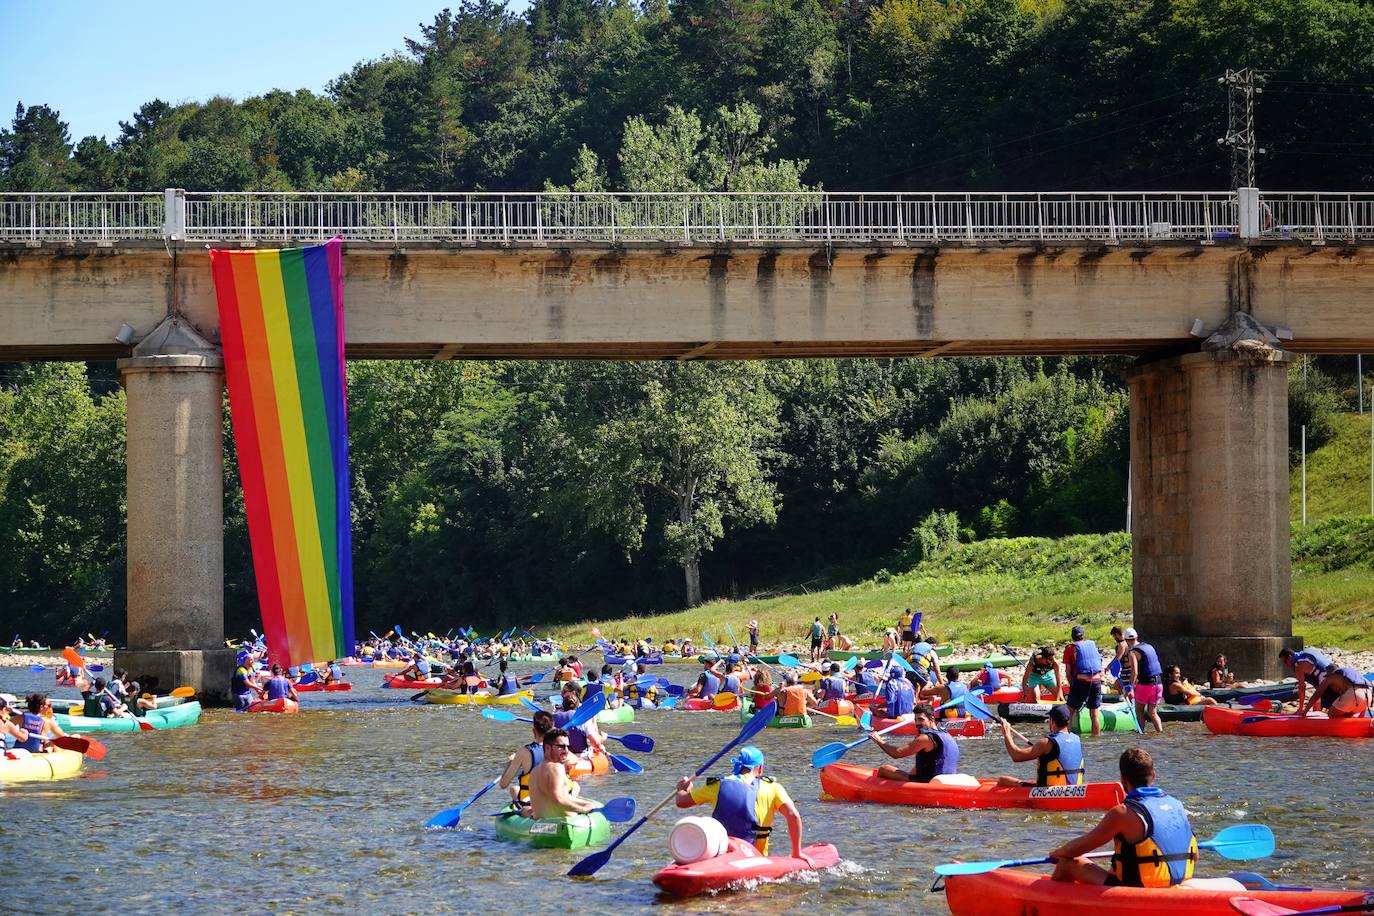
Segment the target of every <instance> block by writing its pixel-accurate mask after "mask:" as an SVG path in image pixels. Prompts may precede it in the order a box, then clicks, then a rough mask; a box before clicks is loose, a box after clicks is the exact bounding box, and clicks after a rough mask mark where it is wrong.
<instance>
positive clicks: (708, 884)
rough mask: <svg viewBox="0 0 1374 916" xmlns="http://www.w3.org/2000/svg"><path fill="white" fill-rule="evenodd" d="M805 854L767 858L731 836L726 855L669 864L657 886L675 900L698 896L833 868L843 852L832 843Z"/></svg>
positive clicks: (809, 848) (807, 849) (807, 850)
mask: <svg viewBox="0 0 1374 916" xmlns="http://www.w3.org/2000/svg"><path fill="white" fill-rule="evenodd" d="M802 853H803V854H804V855H805V856H806V859H794V858H792V857H791V856H765V855H764V854H763V853H761V852H759V851H758V850H757V849H755V848H754V846H753V844H752V843H746V842H744V841H743V840H739V839H736V838H734V837H731V838H730V848H729V849H727V850H726V851H725V852H724V853H723V854H721V855H718V856H713V857H712V858H709V859H702V860H701V861H700V862H692V863H690V864H687V865H669V866H668V867H667V868H664V869H662V870H660V871H659V872H658V873H657V874H655V875H654V883H655V884H657V885H658V886H659V887H660V888H662V889H663V890H664V892H666V893H669V894H672V895H673V896H674V897H694V896H696V895H697V894H708V893H710V892H712V891H719V890H725V889H726V888H731V887H738V886H739V885H741V884H745V883H747V882H751V881H769V880H777V879H778V878H782V877H785V876H787V875H790V874H794V873H796V872H801V871H816V870H817V869H821V868H831V867H833V866H835V865H838V864H839V862H840V853H839V851H838V850H837V849H836V848H835V847H834V846H831V845H830V844H829V843H816V844H814V845H812V846H808V847H806V848H805V849H803V850H802ZM808 859H809V860H810V861H807V860H808Z"/></svg>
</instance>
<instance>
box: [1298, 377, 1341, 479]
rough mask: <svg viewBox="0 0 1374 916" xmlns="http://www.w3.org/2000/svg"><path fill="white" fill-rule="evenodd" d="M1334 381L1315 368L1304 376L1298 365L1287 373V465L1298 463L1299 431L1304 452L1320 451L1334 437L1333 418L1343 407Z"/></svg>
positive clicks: (1300, 452) (1300, 457)
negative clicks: (1303, 442)
mask: <svg viewBox="0 0 1374 916" xmlns="http://www.w3.org/2000/svg"><path fill="white" fill-rule="evenodd" d="M1344 406H1345V405H1344V403H1343V401H1342V398H1341V393H1340V390H1339V388H1338V386H1337V385H1336V381H1335V379H1333V378H1332V377H1331V376H1329V375H1327V374H1326V373H1325V372H1322V371H1321V370H1319V369H1317V368H1316V367H1315V366H1309V367H1308V369H1307V372H1306V374H1305V375H1304V373H1303V369H1302V364H1301V362H1298V363H1294V364H1293V366H1292V368H1290V369H1289V370H1288V461H1289V464H1290V465H1294V466H1295V465H1297V464H1298V463H1299V462H1301V461H1302V441H1303V440H1302V428H1303V427H1304V426H1306V427H1307V451H1308V454H1311V453H1312V451H1313V450H1315V449H1319V448H1321V447H1322V446H1323V445H1325V444H1326V443H1327V442H1328V441H1329V440H1330V439H1331V437H1332V436H1334V435H1336V414H1338V413H1339V412H1340V411H1341V410H1342V409H1343V407H1344Z"/></svg>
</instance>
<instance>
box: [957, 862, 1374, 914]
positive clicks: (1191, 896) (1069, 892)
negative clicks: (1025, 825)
mask: <svg viewBox="0 0 1374 916" xmlns="http://www.w3.org/2000/svg"><path fill="white" fill-rule="evenodd" d="M1240 897H1247V898H1249V899H1251V900H1261V901H1264V902H1265V903H1272V904H1276V905H1278V906H1282V907H1286V908H1289V909H1292V910H1294V911H1301V910H1307V909H1316V908H1318V907H1325V906H1345V905H1347V904H1352V903H1363V902H1364V901H1365V895H1364V894H1363V893H1362V892H1359V891H1338V890H1325V891H1324V890H1291V891H1252V890H1238V891H1222V890H1202V889H1194V888H1187V887H1166V888H1144V887H1103V886H1099V885H1088V884H1071V883H1068V882H1065V881H1051V880H1050V879H1049V877H1048V876H1047V875H1039V874H1036V873H1035V872H1027V871H1024V870H1022V869H1014V868H1001V869H998V870H997V871H990V872H986V873H984V874H981V875H958V876H955V877H951V878H946V879H945V901H946V902H947V903H948V904H949V911H950V912H951V913H953V914H954V916H1026V914H1028V913H1046V914H1048V913H1054V914H1057V916H1071V914H1074V913H1091V914H1094V916H1098V914H1102V913H1110V914H1112V916H1160V914H1166V913H1167V914H1168V916H1223V914H1224V916H1236V910H1235V909H1233V908H1232V907H1231V901H1232V900H1233V899H1236V898H1240Z"/></svg>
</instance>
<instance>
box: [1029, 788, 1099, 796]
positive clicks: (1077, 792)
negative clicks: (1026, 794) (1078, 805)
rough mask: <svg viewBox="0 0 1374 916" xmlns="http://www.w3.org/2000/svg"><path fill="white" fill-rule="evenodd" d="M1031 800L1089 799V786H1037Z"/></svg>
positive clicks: (1033, 789)
mask: <svg viewBox="0 0 1374 916" xmlns="http://www.w3.org/2000/svg"><path fill="white" fill-rule="evenodd" d="M1030 797H1031V798H1087V797H1088V787H1087V786H1035V787H1034V788H1032V789H1031V790H1030Z"/></svg>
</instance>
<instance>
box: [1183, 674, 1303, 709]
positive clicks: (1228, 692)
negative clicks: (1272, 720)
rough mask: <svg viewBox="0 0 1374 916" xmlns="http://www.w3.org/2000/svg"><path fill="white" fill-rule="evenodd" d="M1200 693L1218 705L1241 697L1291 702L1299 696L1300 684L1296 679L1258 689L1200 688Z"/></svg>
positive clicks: (1262, 686)
mask: <svg viewBox="0 0 1374 916" xmlns="http://www.w3.org/2000/svg"><path fill="white" fill-rule="evenodd" d="M1198 692H1199V693H1201V694H1202V695H1203V696H1205V697H1211V698H1212V699H1214V700H1216V701H1217V702H1218V703H1227V702H1230V701H1232V700H1238V699H1240V698H1241V697H1264V698H1265V699H1267V700H1291V699H1293V698H1294V697H1296V696H1297V695H1298V682H1297V679H1295V678H1290V679H1289V680H1286V681H1280V682H1279V683H1277V684H1264V685H1261V686H1258V687H1199V688H1198Z"/></svg>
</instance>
